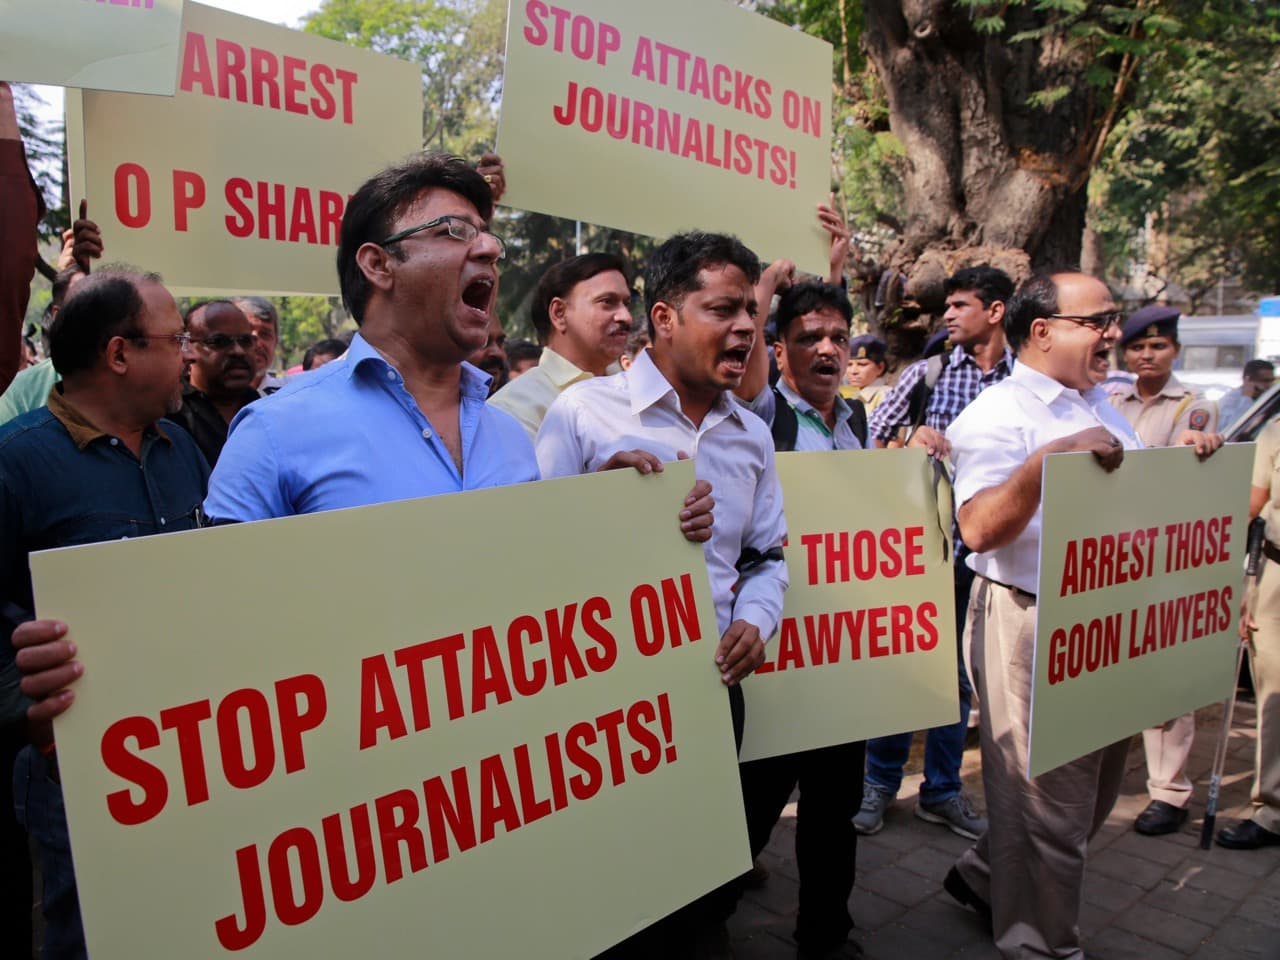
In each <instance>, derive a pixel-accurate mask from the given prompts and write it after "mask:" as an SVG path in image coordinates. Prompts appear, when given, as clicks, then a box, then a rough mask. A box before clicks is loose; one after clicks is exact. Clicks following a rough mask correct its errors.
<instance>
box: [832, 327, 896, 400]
mask: <svg viewBox="0 0 1280 960" xmlns="http://www.w3.org/2000/svg"><path fill="white" fill-rule="evenodd" d="M887 353H888V344H886V343H885V342H884V341H883V340H881V339H880V338H879V337H874V336H872V335H871V334H869V333H864V334H862V336H860V337H854V338H853V339H852V340H850V341H849V362H848V363H847V364H846V365H845V377H844V385H842V386H841V387H840V396H842V397H844V398H845V399H846V400H858V401H860V402H861V403H862V406H863V408H864V409H865V410H866V411H867V412H868V413H870V412H871V411H872V410H874V409H875V408H876V407H877V406H879V405H880V401H881V400H883V399H884V398H885V394H886V393H887V392H888V390H889V385H888V384H887V383H885V381H884V372H885V369H886V366H887Z"/></svg>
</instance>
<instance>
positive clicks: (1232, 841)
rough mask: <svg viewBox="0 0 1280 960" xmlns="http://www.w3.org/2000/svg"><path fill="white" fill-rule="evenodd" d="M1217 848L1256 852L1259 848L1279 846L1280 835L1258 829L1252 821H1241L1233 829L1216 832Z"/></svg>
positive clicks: (1264, 829)
mask: <svg viewBox="0 0 1280 960" xmlns="http://www.w3.org/2000/svg"><path fill="white" fill-rule="evenodd" d="M1218 846H1220V847H1226V848H1227V849H1229V850H1257V849H1258V848H1259V847H1275V846H1280V833H1273V832H1272V831H1270V830H1267V829H1266V828H1265V827H1260V826H1258V825H1257V824H1256V823H1254V822H1253V821H1252V820H1243V821H1241V822H1240V823H1237V824H1236V825H1235V826H1234V827H1227V828H1226V829H1223V830H1219V831H1218Z"/></svg>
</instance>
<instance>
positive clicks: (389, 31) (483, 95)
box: [304, 0, 506, 156]
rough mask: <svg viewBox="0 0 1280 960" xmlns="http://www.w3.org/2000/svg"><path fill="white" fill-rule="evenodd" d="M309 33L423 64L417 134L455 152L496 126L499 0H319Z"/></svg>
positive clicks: (470, 150)
mask: <svg viewBox="0 0 1280 960" xmlns="http://www.w3.org/2000/svg"><path fill="white" fill-rule="evenodd" d="M305 19H306V23H305V26H304V29H305V30H306V31H307V32H308V33H314V34H317V35H318V36H322V37H328V38H330V39H331V40H337V41H339V42H341V43H346V44H349V45H351V46H353V47H365V48H368V49H371V50H376V51H377V52H378V53H385V54H388V55H390V56H393V57H399V58H400V59H402V60H407V61H409V62H410V63H415V64H418V65H419V66H421V68H422V93H423V97H422V101H423V111H422V130H423V133H422V142H423V145H424V146H425V147H427V148H429V149H434V150H445V151H448V152H450V153H457V154H459V155H461V156H471V155H474V154H478V153H479V152H480V150H481V148H482V147H484V146H486V145H489V146H491V145H492V143H493V140H494V134H495V132H496V129H497V110H496V106H497V102H498V100H499V98H500V91H501V78H502V60H503V39H504V38H503V33H504V29H505V26H506V4H505V3H503V2H501V0H324V3H323V4H322V5H321V7H320V9H319V10H317V11H316V12H315V13H313V14H310V15H309V16H307V17H306V18H305Z"/></svg>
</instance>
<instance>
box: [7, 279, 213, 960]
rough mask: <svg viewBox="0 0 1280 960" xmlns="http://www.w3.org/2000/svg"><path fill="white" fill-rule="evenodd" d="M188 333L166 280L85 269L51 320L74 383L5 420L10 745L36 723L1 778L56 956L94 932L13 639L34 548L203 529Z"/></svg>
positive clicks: (44, 721) (59, 357) (28, 598)
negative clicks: (187, 385)
mask: <svg viewBox="0 0 1280 960" xmlns="http://www.w3.org/2000/svg"><path fill="white" fill-rule="evenodd" d="M186 342H187V335H186V333H185V332H184V330H183V326H182V317H181V316H180V315H179V313H178V307H177V304H175V303H174V301H173V297H171V296H170V295H169V293H168V291H167V290H165V288H164V287H163V286H162V285H161V284H160V282H159V278H158V277H156V276H154V275H140V274H137V273H133V272H125V271H121V270H118V269H116V270H112V269H104V270H102V271H100V272H97V273H94V274H93V275H92V276H88V277H85V278H84V279H83V280H81V281H80V283H78V284H77V285H76V287H75V289H74V290H72V292H71V294H70V295H69V296H68V298H67V300H66V303H65V304H64V305H63V307H62V309H61V310H60V311H59V313H58V315H57V317H56V318H55V319H54V320H53V323H52V324H51V326H50V330H49V343H50V352H51V355H52V358H53V365H54V367H55V368H56V369H57V371H58V373H60V374H61V375H62V383H61V384H60V385H59V386H57V387H55V388H54V390H53V391H52V392H51V393H50V394H49V402H48V405H47V406H45V407H41V408H40V409H37V410H32V411H29V412H27V413H24V414H22V415H21V416H19V417H17V418H16V419H14V420H12V421H10V422H9V423H7V424H5V425H4V426H3V427H0V741H8V742H10V743H12V742H13V740H14V739H15V738H16V737H21V736H23V725H24V722H25V724H26V729H25V737H27V738H29V739H30V745H29V746H27V747H26V748H25V749H24V750H23V751H22V752H21V753H20V754H19V755H18V759H17V764H16V766H15V765H14V764H13V753H12V752H8V753H6V751H5V750H4V749H3V748H2V747H0V777H2V778H3V779H4V780H5V782H6V783H11V782H14V783H16V787H17V789H16V792H15V799H16V800H17V804H16V806H17V809H18V813H19V818H20V819H22V820H23V821H24V823H25V826H26V828H27V829H28V830H29V831H30V833H31V836H32V838H33V839H34V840H35V841H36V844H37V846H38V847H39V849H40V856H41V875H42V878H43V883H44V889H43V893H42V896H41V898H40V899H41V908H42V910H43V912H44V917H45V934H44V951H43V956H45V957H48V958H58V960H63V958H72V957H83V956H84V936H83V931H82V929H81V924H80V910H79V906H78V903H77V899H76V890H75V876H74V873H73V871H72V867H71V854H70V850H69V846H68V840H67V827H66V820H65V818H64V817H63V814H62V797H61V787H60V785H59V781H58V772H57V759H56V753H55V752H54V750H53V731H52V728H51V726H50V724H49V722H48V715H46V714H43V713H42V712H41V711H40V710H39V709H38V708H37V709H35V710H34V711H33V712H32V713H30V714H27V712H26V711H27V708H28V706H30V705H31V702H30V701H29V700H27V699H26V698H25V697H23V696H21V695H20V694H19V692H18V677H17V675H16V672H15V657H14V650H13V647H12V646H11V645H10V638H11V634H13V633H14V632H15V629H18V630H20V629H22V627H21V626H19V625H20V624H24V622H25V621H28V620H30V618H31V616H32V613H33V611H34V609H35V607H34V602H33V598H32V590H31V574H30V571H29V569H28V564H27V557H28V554H29V553H30V552H31V551H33V550H43V549H48V548H52V547H64V546H72V545H76V544H83V543H94V542H97V541H101V540H118V539H121V538H124V537H140V536H149V535H151V534H158V533H168V532H173V531H179V530H190V529H192V528H194V527H196V526H198V525H199V519H200V502H201V500H202V499H203V498H204V493H205V485H206V482H207V480H208V476H209V467H208V465H207V464H206V463H205V459H204V457H203V456H202V455H201V454H200V451H199V449H198V448H197V447H196V444H195V442H194V441H193V440H192V439H191V437H190V436H188V435H187V434H186V433H185V432H184V431H183V430H181V429H180V428H178V427H177V426H175V425H174V424H172V423H170V422H169V421H167V420H164V419H162V418H164V417H166V416H168V415H169V414H172V413H173V412H175V411H176V410H177V409H178V407H179V406H180V405H181V403H182V373H183V369H184V368H185V367H186V364H187V362H188V359H189V357H188V354H187V352H186V351H187V347H186ZM27 626H28V627H29V626H31V624H27ZM55 635H57V634H55ZM75 675H76V669H75V667H74V666H67V667H65V668H64V669H63V670H62V672H60V673H59V672H56V671H55V673H54V677H55V680H57V681H60V682H59V684H58V686H64V685H65V684H66V683H67V682H68V681H69V680H70V679H71V677H73V676H75ZM53 689H57V688H56V687H55V688H53ZM69 699H70V697H69V695H67V694H64V695H63V696H62V697H57V698H55V699H54V701H53V702H54V703H61V704H62V705H63V706H65V705H66V702H67V701H68V700H69ZM11 771H12V772H14V773H16V777H14V776H11ZM7 793H8V791H7V790H5V791H3V794H0V795H7Z"/></svg>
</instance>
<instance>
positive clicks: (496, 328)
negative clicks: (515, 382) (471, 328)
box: [467, 316, 507, 397]
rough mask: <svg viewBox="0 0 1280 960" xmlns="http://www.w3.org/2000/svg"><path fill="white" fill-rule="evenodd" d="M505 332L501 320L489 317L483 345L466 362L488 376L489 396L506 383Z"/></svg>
mask: <svg viewBox="0 0 1280 960" xmlns="http://www.w3.org/2000/svg"><path fill="white" fill-rule="evenodd" d="M506 348H507V334H506V331H504V330H503V329H502V321H501V320H499V319H498V318H497V317H496V316H493V317H490V318H489V331H488V334H487V336H486V338H485V341H484V346H483V347H481V348H480V349H479V350H477V351H476V352H475V353H473V354H471V356H469V357H467V362H468V363H469V364H471V365H472V366H473V367H478V368H479V369H481V370H483V371H484V372H485V373H487V374H488V375H489V377H490V381H489V396H490V397H492V396H493V395H494V394H495V393H497V392H498V391H499V390H501V389H502V388H503V387H505V386H506V385H507V349H506Z"/></svg>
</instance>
